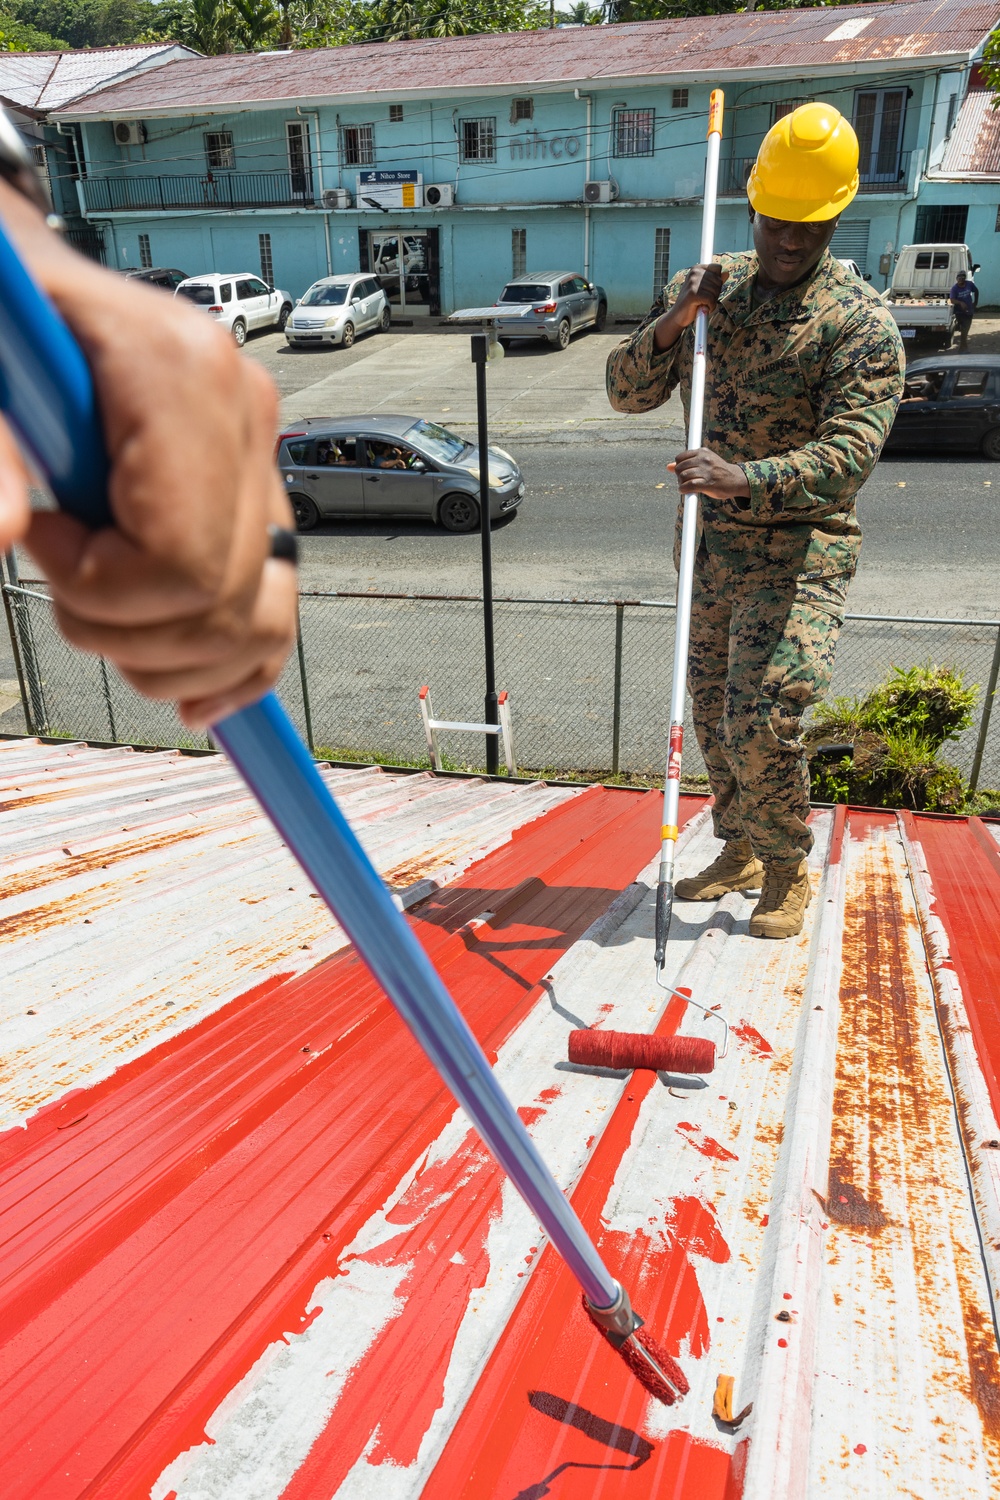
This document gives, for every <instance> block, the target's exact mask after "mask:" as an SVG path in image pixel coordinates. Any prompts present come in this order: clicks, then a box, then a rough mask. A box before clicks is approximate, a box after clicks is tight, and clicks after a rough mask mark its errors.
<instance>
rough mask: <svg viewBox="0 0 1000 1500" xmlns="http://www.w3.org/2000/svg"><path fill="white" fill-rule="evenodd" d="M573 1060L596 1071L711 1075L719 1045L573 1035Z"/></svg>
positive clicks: (687, 1039) (697, 1039)
mask: <svg viewBox="0 0 1000 1500" xmlns="http://www.w3.org/2000/svg"><path fill="white" fill-rule="evenodd" d="M569 1060H570V1062H571V1063H583V1064H584V1065H586V1066H589V1067H592V1068H629V1069H634V1068H649V1069H650V1070H651V1071H652V1072H654V1073H711V1071H712V1069H713V1068H714V1067H715V1043H714V1042H711V1041H709V1040H708V1038H707V1037H701V1036H646V1035H644V1034H642V1033H638V1034H637V1033H634V1032H630V1031H571V1032H570V1034H569Z"/></svg>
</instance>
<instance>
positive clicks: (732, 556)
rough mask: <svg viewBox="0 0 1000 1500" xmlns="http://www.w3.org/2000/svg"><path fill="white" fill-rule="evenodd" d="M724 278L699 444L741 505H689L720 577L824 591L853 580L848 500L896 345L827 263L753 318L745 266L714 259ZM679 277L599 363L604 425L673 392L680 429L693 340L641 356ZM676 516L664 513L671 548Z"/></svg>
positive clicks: (751, 267)
mask: <svg viewBox="0 0 1000 1500" xmlns="http://www.w3.org/2000/svg"><path fill="white" fill-rule="evenodd" d="M719 260H720V262H721V263H722V265H723V267H724V268H725V269H726V270H728V272H729V279H728V280H727V281H726V283H725V285H724V286H723V289H722V296H721V297H720V299H719V302H718V305H717V306H716V308H715V310H714V311H713V313H712V316H711V318H710V319H709V334H708V380H707V388H706V399H705V423H704V435H703V438H702V442H703V444H704V446H705V447H706V448H711V449H712V451H713V452H715V453H717V454H719V456H720V457H722V458H724V459H726V460H727V462H729V463H734V464H740V465H741V466H742V468H743V471H744V473H745V474H746V476H747V479H748V481H749V484H750V499H749V500H746V499H745V498H743V499H732V500H711V499H708V498H706V497H704V496H703V497H702V501H701V525H702V527H703V528H704V534H705V538H706V541H707V542H708V544H709V547H710V550H712V551H714V552H717V553H718V554H720V555H725V556H726V557H727V558H728V559H729V560H730V561H731V562H732V563H733V564H734V565H740V564H741V563H743V564H745V565H747V566H749V567H755V566H761V565H763V566H765V567H766V568H768V570H772V569H775V568H777V569H780V571H781V572H783V573H788V572H791V573H794V574H795V575H797V576H798V575H802V574H806V575H808V576H809V577H812V578H824V577H829V576H832V575H833V574H838V573H846V574H850V573H852V572H853V571H854V567H855V565H856V563H857V557H858V553H859V551H860V548H861V528H860V526H859V525H858V520H857V516H856V515H855V507H854V497H855V495H856V494H857V492H858V490H859V489H860V488H861V485H862V484H863V483H864V481H865V480H866V479H867V478H868V476H869V474H870V473H871V471H872V469H873V468H874V466H875V463H876V460H877V459H878V456H879V453H880V452H881V449H882V444H883V443H884V442H885V439H886V437H887V436H888V433H889V429H890V427H891V426H892V422H893V418H894V416H895V414H896V407H897V406H898V404H899V399H900V396H901V395H902V391H903V369H904V359H903V343H902V339H901V338H900V335H899V330H898V328H897V327H896V324H895V322H894V321H893V319H892V317H891V316H890V314H889V312H888V310H887V309H886V307H885V306H884V304H883V303H882V301H881V299H880V298H879V296H878V294H877V293H876V292H874V291H872V289H871V288H870V287H869V286H867V285H866V283H865V282H863V281H859V280H858V278H857V277H856V276H854V275H852V274H851V273H850V272H848V271H847V269H846V268H845V267H844V266H842V265H840V263H839V262H838V261H837V260H835V259H834V258H833V256H831V254H830V252H829V251H827V252H826V254H825V255H824V257H823V259H822V260H821V261H820V263H819V265H818V266H817V268H816V270H815V271H814V273H813V275H812V276H811V277H810V278H809V280H808V281H806V282H803V283H801V284H800V285H799V286H796V287H792V288H790V289H789V290H788V291H786V292H782V293H779V294H778V295H777V296H776V297H773V298H772V299H771V300H770V301H769V302H763V303H761V304H759V305H758V306H757V307H756V308H755V307H754V305H753V300H752V295H751V293H752V288H753V280H754V276H755V274H756V271H757V256H756V253H755V252H753V251H748V252H745V253H743V254H741V255H721V256H719ZM686 275H687V272H686V271H682V272H680V273H679V274H678V275H676V276H675V277H674V278H673V280H672V281H671V283H670V285H669V286H668V287H666V288H665V289H664V293H663V296H662V297H661V298H660V300H659V301H658V302H656V303H655V304H654V306H653V308H652V309H651V311H650V314H649V317H648V318H647V319H646V321H645V322H644V323H643V324H642V326H641V327H640V328H638V329H637V330H636V332H635V333H634V334H633V335H632V336H631V338H629V339H627V340H626V341H625V342H624V343H623V344H619V346H618V347H617V348H616V349H614V350H613V351H612V353H611V355H610V357H609V359H608V369H607V386H608V397H609V399H610V401H611V405H612V406H613V407H614V408H615V410H616V411H631V412H642V411H651V410H652V409H653V408H654V407H657V406H661V405H662V404H663V402H664V401H666V400H667V398H668V397H669V396H670V394H671V392H672V391H673V390H674V389H675V387H676V386H677V385H680V387H681V397H682V400H683V403H684V412H685V418H686V417H687V412H688V400H689V396H690V391H691V364H692V354H693V349H694V329H693V327H691V328H688V329H685V331H684V333H683V334H682V335H681V337H680V338H679V339H678V340H677V342H676V344H674V345H673V346H672V347H671V348H670V349H667V350H665V351H664V352H663V353H659V354H658V353H657V352H656V351H655V349H654V348H653V335H654V326H655V323H656V320H657V318H658V317H659V316H660V315H661V313H662V312H663V310H664V307H665V306H666V307H670V306H672V305H673V303H674V302H675V301H676V300H677V297H678V295H679V294H680V290H681V287H682V286H683V284H684V279H685V277H686ZM679 528H680V513H678V536H679Z"/></svg>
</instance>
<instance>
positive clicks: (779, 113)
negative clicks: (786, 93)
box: [771, 99, 805, 125]
mask: <svg viewBox="0 0 1000 1500" xmlns="http://www.w3.org/2000/svg"><path fill="white" fill-rule="evenodd" d="M804 102H805V101H804V100H802V99H776V100H775V101H774V103H773V104H772V105H771V124H772V125H777V123H778V121H779V120H783V119H784V118H785V116H786V115H790V114H791V112H792V110H793V109H798V107H799V105H800V104H803V103H804Z"/></svg>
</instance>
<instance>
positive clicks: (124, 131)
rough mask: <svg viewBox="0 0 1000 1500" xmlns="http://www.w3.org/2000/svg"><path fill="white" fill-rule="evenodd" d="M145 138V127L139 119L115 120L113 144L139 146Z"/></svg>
mask: <svg viewBox="0 0 1000 1500" xmlns="http://www.w3.org/2000/svg"><path fill="white" fill-rule="evenodd" d="M145 139H146V127H145V125H144V124H143V123H142V121H141V120H116V121H115V145H116V146H141V145H142V144H143V142H144V141H145Z"/></svg>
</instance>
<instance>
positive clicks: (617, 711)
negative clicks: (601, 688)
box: [611, 604, 625, 776]
mask: <svg viewBox="0 0 1000 1500" xmlns="http://www.w3.org/2000/svg"><path fill="white" fill-rule="evenodd" d="M624 626H625V606H624V604H616V605H615V702H614V708H613V710H612V714H611V774H612V776H617V775H618V750H619V744H620V741H621V733H622V635H623V634H624Z"/></svg>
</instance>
